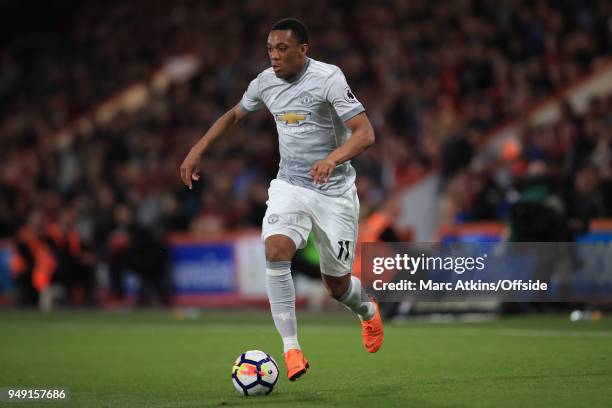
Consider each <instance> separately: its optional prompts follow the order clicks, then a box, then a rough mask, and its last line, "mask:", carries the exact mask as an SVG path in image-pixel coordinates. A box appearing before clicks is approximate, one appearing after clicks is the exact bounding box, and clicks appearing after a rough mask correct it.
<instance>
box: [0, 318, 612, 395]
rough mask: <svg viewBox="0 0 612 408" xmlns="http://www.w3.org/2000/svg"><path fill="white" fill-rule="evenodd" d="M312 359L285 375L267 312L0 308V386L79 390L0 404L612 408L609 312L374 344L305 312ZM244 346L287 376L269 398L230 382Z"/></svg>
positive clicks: (395, 327)
mask: <svg viewBox="0 0 612 408" xmlns="http://www.w3.org/2000/svg"><path fill="white" fill-rule="evenodd" d="M300 318H301V319H300V322H299V323H300V326H299V334H300V343H301V345H302V348H303V349H304V351H305V353H306V356H307V357H308V358H309V360H310V362H311V370H310V371H309V372H308V373H307V375H305V376H304V377H302V378H301V379H299V380H298V381H297V382H296V383H290V382H288V381H287V380H286V377H285V376H284V375H285V372H284V362H283V357H282V354H281V345H280V340H279V339H278V338H277V334H276V332H275V330H274V326H273V324H272V321H271V318H270V317H269V316H268V315H267V313H264V312H223V313H220V312H206V311H205V312H203V313H202V314H201V315H200V316H199V317H197V318H195V319H187V320H180V319H176V318H175V317H174V316H173V314H172V313H171V312H170V311H167V312H164V311H158V312H132V313H108V312H106V313H103V312H60V313H53V314H50V315H40V314H37V313H34V312H15V311H0V388H2V387H8V386H14V387H21V388H26V387H68V388H69V389H70V396H71V398H70V401H68V402H65V403H63V404H57V403H47V402H45V403H39V404H36V403H23V402H21V403H16V404H7V403H0V407H4V406H15V407H33V406H43V407H53V406H60V405H61V406H74V407H203V406H247V405H248V406H252V405H260V406H261V405H266V406H278V407H285V406H303V407H312V406H322V407H327V406H357V407H361V406H364V407H388V406H398V407H400V406H401V407H479V406H481V407H553V406H554V407H582V406H584V407H610V406H612V321H611V320H610V317H609V316H606V318H604V319H603V320H602V321H600V322H590V321H589V322H576V323H572V322H570V321H569V319H568V317H567V315H562V316H561V315H559V316H548V317H519V318H508V319H502V320H498V321H493V322H482V323H449V324H428V323H415V322H407V323H401V324H400V323H397V324H392V323H389V324H387V325H386V341H385V344H384V346H383V348H382V349H381V350H380V351H379V352H378V353H376V354H372V355H370V354H368V353H366V352H365V350H363V348H362V345H361V338H360V332H359V324H358V321H357V320H356V319H355V318H354V317H353V316H351V315H350V314H349V313H348V312H347V313H341V314H337V315H336V314H334V315H329V316H312V315H303V314H302V315H300ZM248 349H262V350H264V351H267V352H268V353H270V354H272V355H273V356H274V358H275V359H276V360H277V362H278V363H279V366H280V368H281V378H280V380H279V383H278V384H277V387H276V389H275V390H274V392H273V393H272V394H271V395H269V396H267V397H256V398H246V397H243V396H240V395H239V394H238V393H237V392H236V391H235V390H234V388H233V386H232V384H231V380H230V369H231V365H232V362H233V360H234V358H236V357H237V356H238V355H239V354H240V353H241V352H242V351H245V350H248Z"/></svg>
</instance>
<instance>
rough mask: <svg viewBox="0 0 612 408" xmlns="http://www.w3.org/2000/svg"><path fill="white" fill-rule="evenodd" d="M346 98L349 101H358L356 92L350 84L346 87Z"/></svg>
mask: <svg viewBox="0 0 612 408" xmlns="http://www.w3.org/2000/svg"><path fill="white" fill-rule="evenodd" d="M344 100H345V101H347V102H348V103H357V98H356V97H355V94H354V93H353V91H351V88H349V87H348V86H347V87H346V88H344Z"/></svg>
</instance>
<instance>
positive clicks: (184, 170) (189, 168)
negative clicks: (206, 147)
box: [180, 150, 200, 190]
mask: <svg viewBox="0 0 612 408" xmlns="http://www.w3.org/2000/svg"><path fill="white" fill-rule="evenodd" d="M180 169H181V180H182V181H183V184H185V185H186V186H187V187H189V189H190V190H191V189H192V188H193V182H194V181H198V180H199V179H200V155H199V154H198V153H196V152H194V151H193V150H190V151H189V153H188V154H187V157H185V160H183V163H182V164H181V167H180Z"/></svg>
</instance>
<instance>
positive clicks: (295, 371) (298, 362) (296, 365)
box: [285, 349, 310, 381]
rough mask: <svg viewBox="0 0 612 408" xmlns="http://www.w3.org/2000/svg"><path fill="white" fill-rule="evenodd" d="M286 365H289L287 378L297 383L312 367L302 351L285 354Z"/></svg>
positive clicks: (296, 350)
mask: <svg viewBox="0 0 612 408" xmlns="http://www.w3.org/2000/svg"><path fill="white" fill-rule="evenodd" d="M285 364H286V365H287V378H288V379H289V381H295V380H297V379H298V378H300V377H301V376H302V375H304V374H305V373H306V370H308V368H309V367H310V364H308V360H306V357H304V354H302V350H298V349H291V350H289V351H287V352H286V353H285Z"/></svg>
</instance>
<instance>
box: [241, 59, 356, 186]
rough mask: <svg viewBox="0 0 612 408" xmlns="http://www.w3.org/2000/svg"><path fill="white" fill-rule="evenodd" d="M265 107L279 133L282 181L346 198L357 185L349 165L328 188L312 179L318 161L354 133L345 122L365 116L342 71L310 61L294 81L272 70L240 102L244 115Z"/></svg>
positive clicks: (342, 167) (343, 166) (341, 168)
mask: <svg viewBox="0 0 612 408" xmlns="http://www.w3.org/2000/svg"><path fill="white" fill-rule="evenodd" d="M264 106H265V107H267V108H268V110H269V111H270V113H271V114H272V116H273V118H274V121H275V122H276V129H277V131H278V140H279V150H280V157H281V160H280V165H279V171H278V175H277V178H279V179H281V180H285V181H287V182H288V183H291V184H294V185H297V186H301V187H305V188H309V189H311V190H315V191H318V192H320V193H322V194H326V195H341V194H343V193H344V192H346V191H347V190H348V189H349V188H350V187H351V186H352V185H353V184H354V183H355V169H354V168H353V166H351V163H350V161H347V162H344V163H342V164H340V165H338V166H337V167H336V168H335V170H334V172H333V173H332V175H331V177H330V179H329V181H328V182H327V183H324V184H317V185H315V184H313V181H312V177H310V175H309V174H308V173H309V171H310V168H311V167H312V165H313V164H314V163H315V162H317V161H318V160H321V159H323V158H325V157H326V156H327V155H328V154H329V153H330V152H331V151H333V150H335V149H336V148H337V147H339V146H341V145H342V144H344V143H345V142H346V140H347V139H348V138H349V137H350V136H351V132H350V130H349V129H348V128H347V126H346V125H345V122H346V121H347V120H349V119H351V118H352V117H354V116H355V115H357V114H359V113H361V112H363V111H364V108H363V105H362V104H361V103H360V102H359V101H358V100H357V98H356V97H355V95H354V94H353V92H352V91H351V88H350V87H349V86H348V84H347V82H346V78H345V77H344V74H343V73H342V71H341V70H340V68H338V67H337V66H335V65H330V64H326V63H323V62H320V61H316V60H313V59H310V58H309V59H308V60H307V62H306V65H305V66H304V69H303V70H302V72H301V73H300V74H298V75H297V76H296V77H295V78H292V79H291V80H285V79H281V78H278V77H276V75H275V74H274V71H273V70H272V68H268V69H266V70H265V71H263V72H261V73H260V74H259V75H258V76H257V78H255V79H254V80H253V81H251V83H250V84H249V87H248V89H247V90H246V92H245V93H244V95H243V97H242V100H241V101H240V108H241V109H242V110H243V111H245V112H254V111H257V110H259V109H261V108H263V107H264Z"/></svg>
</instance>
